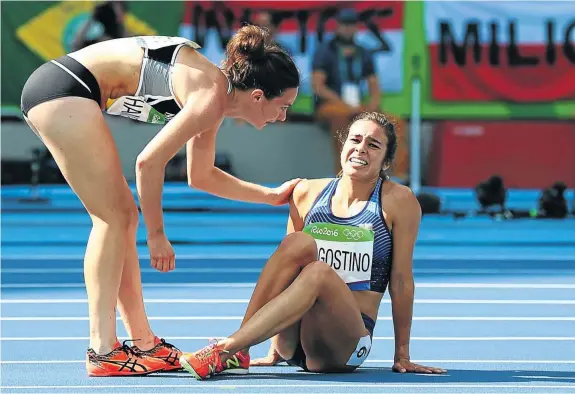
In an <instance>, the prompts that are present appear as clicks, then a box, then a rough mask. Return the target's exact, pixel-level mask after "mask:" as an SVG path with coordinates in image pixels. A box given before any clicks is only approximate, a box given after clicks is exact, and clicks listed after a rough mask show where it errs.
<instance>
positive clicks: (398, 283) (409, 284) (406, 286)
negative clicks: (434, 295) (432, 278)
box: [389, 277, 415, 297]
mask: <svg viewBox="0 0 575 394" xmlns="http://www.w3.org/2000/svg"><path fill="white" fill-rule="evenodd" d="M414 293H415V282H414V280H413V277H410V278H404V277H399V278H395V279H394V278H392V279H391V281H390V283H389V295H390V296H391V297H404V296H410V297H413V295H414Z"/></svg>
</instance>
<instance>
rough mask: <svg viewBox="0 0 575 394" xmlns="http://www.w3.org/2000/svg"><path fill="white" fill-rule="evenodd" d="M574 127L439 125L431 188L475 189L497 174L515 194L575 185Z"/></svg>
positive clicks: (432, 155) (560, 124)
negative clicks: (521, 190)
mask: <svg viewBox="0 0 575 394" xmlns="http://www.w3.org/2000/svg"><path fill="white" fill-rule="evenodd" d="M573 147H575V126H573V123H571V122H543V121H502V122H484V121H481V122H473V121H462V122H456V121H445V122H439V123H437V124H436V125H435V126H434V129H433V143H432V147H431V149H430V156H429V163H428V168H429V174H428V182H429V184H430V185H433V186H446V187H474V186H475V185H477V184H478V183H479V182H481V181H483V180H485V179H487V178H488V177H490V176H491V175H494V174H499V175H501V176H502V177H503V179H504V181H505V184H506V185H507V186H508V187H511V188H538V189H540V188H544V187H548V186H550V185H551V184H552V183H553V182H555V181H563V182H565V183H566V184H567V185H574V184H575V155H574V154H573V151H574V149H573Z"/></svg>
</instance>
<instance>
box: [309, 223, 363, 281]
mask: <svg viewBox="0 0 575 394" xmlns="http://www.w3.org/2000/svg"><path fill="white" fill-rule="evenodd" d="M303 232H304V233H306V234H309V235H311V236H312V237H313V238H314V239H315V242H316V244H317V250H318V256H317V258H318V260H321V261H323V262H325V263H327V264H329V266H330V267H331V268H332V269H333V270H335V272H336V273H337V274H338V275H339V277H340V278H341V279H342V280H343V281H344V282H345V283H346V284H347V285H348V286H349V287H350V288H351V289H352V290H369V289H370V280H371V266H372V261H373V241H374V231H373V230H371V229H368V228H361V227H357V226H345V225H340V224H331V223H313V224H309V225H307V226H306V227H305V228H304V229H303Z"/></svg>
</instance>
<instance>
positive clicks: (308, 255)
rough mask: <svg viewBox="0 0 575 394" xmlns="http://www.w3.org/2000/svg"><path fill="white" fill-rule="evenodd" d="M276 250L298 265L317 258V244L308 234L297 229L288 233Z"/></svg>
mask: <svg viewBox="0 0 575 394" xmlns="http://www.w3.org/2000/svg"><path fill="white" fill-rule="evenodd" d="M278 252H279V253H281V254H282V256H283V257H284V258H287V259H289V260H291V261H293V262H295V263H297V264H299V265H301V266H302V267H303V266H306V265H307V264H309V263H310V262H312V261H314V260H316V259H317V245H316V243H315V240H314V239H313V238H312V237H311V236H310V235H308V234H306V233H303V232H301V231H297V232H294V233H291V234H288V235H287V236H286V237H285V238H284V239H283V241H282V243H281V244H280V246H279V248H278Z"/></svg>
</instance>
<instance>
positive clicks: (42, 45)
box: [16, 1, 94, 60]
mask: <svg viewBox="0 0 575 394" xmlns="http://www.w3.org/2000/svg"><path fill="white" fill-rule="evenodd" d="M93 9H94V2H92V1H64V2H61V3H59V4H58V5H55V6H53V7H50V8H48V9H47V10H45V11H44V12H42V13H41V14H40V15H38V16H36V17H35V18H33V19H32V20H31V21H30V22H28V23H26V24H25V25H22V26H21V27H19V28H18V29H17V30H16V36H17V37H18V38H19V39H20V40H22V41H23V42H24V44H26V46H27V47H28V48H29V49H30V50H31V51H33V52H34V53H36V54H37V55H38V56H40V57H41V58H43V59H44V60H50V59H54V58H57V57H59V56H62V55H64V54H66V50H65V49H64V43H63V37H64V31H65V29H66V26H67V25H68V23H70V21H71V20H72V19H73V18H75V17H77V16H79V15H81V14H83V13H88V12H91V11H92V10H93Z"/></svg>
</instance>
